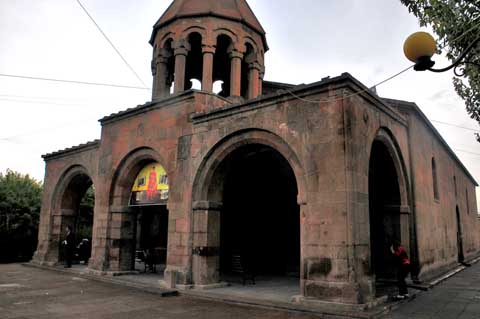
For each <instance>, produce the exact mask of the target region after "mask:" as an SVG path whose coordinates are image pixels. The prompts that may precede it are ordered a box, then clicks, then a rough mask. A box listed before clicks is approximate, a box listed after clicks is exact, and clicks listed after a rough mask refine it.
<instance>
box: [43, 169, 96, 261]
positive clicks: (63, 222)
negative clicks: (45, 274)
mask: <svg viewBox="0 0 480 319" xmlns="http://www.w3.org/2000/svg"><path fill="white" fill-rule="evenodd" d="M59 185H60V187H59V188H60V190H59V195H60V196H59V197H58V202H57V204H56V205H57V206H56V207H57V208H58V209H56V211H57V213H55V215H54V228H53V232H54V234H53V235H54V236H55V233H56V235H57V236H58V238H59V246H58V260H59V261H60V262H63V261H64V260H65V247H64V246H63V245H62V244H61V243H62V241H63V240H65V235H66V227H67V226H69V227H71V229H72V231H73V233H74V235H75V236H74V237H75V243H74V246H75V250H74V255H73V262H74V264H84V265H87V264H88V261H89V259H90V256H91V249H92V245H91V243H92V230H93V212H94V206H95V188H94V186H93V182H92V179H91V178H90V176H89V175H88V173H87V171H86V170H85V169H84V168H83V167H75V168H72V169H71V170H69V172H68V173H67V174H66V175H65V176H64V177H63V181H62V182H60V184H59Z"/></svg>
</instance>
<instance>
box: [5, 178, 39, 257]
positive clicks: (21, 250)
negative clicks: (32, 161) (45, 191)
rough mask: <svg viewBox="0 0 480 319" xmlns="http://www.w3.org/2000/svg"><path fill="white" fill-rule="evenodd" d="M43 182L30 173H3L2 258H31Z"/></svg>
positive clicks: (35, 239) (35, 241)
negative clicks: (32, 176)
mask: <svg viewBox="0 0 480 319" xmlns="http://www.w3.org/2000/svg"><path fill="white" fill-rule="evenodd" d="M42 188H43V187H42V184H41V183H40V182H38V181H36V180H35V179H33V178H31V177H30V176H29V175H22V174H20V173H17V172H14V171H11V170H7V171H6V172H5V174H3V173H0V247H1V249H2V251H0V260H1V261H16V260H28V259H30V258H31V257H32V254H33V252H34V251H35V248H36V243H37V234H38V221H39V217H40V206H41V196H42Z"/></svg>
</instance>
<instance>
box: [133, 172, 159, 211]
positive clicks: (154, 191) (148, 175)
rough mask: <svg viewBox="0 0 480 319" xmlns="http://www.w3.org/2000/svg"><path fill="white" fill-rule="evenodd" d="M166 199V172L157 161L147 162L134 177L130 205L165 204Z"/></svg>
mask: <svg viewBox="0 0 480 319" xmlns="http://www.w3.org/2000/svg"><path fill="white" fill-rule="evenodd" d="M167 200H168V176H167V172H166V171H165V169H164V168H163V166H162V165H160V164H159V163H151V164H148V165H147V166H145V167H144V168H143V169H142V170H141V171H140V173H138V175H137V178H136V179H135V182H134V184H133V187H132V194H131V197H130V206H145V205H165V204H166V203H167Z"/></svg>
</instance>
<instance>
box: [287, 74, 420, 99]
mask: <svg viewBox="0 0 480 319" xmlns="http://www.w3.org/2000/svg"><path fill="white" fill-rule="evenodd" d="M413 67H414V66H413V65H411V66H409V67H408V68H406V69H404V70H402V71H400V72H398V73H396V74H394V75H392V76H390V77H388V78H387V79H385V80H383V81H381V82H379V83H377V84H375V85H373V86H372V87H370V88H366V89H363V90H360V91H357V92H355V93H352V94H349V95H345V96H342V97H340V98H333V99H324V100H309V99H305V98H303V97H300V96H298V95H296V94H295V93H293V92H292V91H291V90H287V92H288V93H289V94H290V95H292V96H293V97H295V98H296V99H299V100H302V101H304V102H307V103H332V102H338V101H341V100H345V99H348V98H350V97H353V96H356V95H359V94H362V93H364V92H367V91H371V90H372V89H373V88H375V87H377V86H380V85H382V84H384V83H386V82H388V81H390V80H393V79H394V78H396V77H397V76H399V75H401V74H403V73H405V72H407V71H408V70H410V69H411V68H413Z"/></svg>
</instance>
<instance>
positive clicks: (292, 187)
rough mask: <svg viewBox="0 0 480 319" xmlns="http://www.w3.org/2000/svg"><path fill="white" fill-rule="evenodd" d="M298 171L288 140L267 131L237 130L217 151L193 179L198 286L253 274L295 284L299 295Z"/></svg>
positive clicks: (268, 281)
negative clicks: (284, 141) (285, 142)
mask: <svg viewBox="0 0 480 319" xmlns="http://www.w3.org/2000/svg"><path fill="white" fill-rule="evenodd" d="M237 134H238V133H237ZM272 140H279V141H280V142H278V141H277V142H272ZM287 158H288V160H287ZM299 171H301V170H300V169H299V166H298V162H297V161H296V157H295V155H294V154H293V153H292V152H291V151H290V149H289V148H288V146H286V145H285V144H284V143H282V142H281V140H280V139H279V138H278V137H277V136H275V135H273V134H271V133H267V132H262V133H259V132H247V133H243V134H238V135H236V136H235V137H233V138H231V139H229V140H227V141H226V142H225V143H221V144H220V145H219V146H218V147H216V148H215V149H214V150H213V151H212V154H210V155H209V156H208V157H207V160H206V161H205V162H204V165H203V166H201V168H200V170H199V175H198V176H197V178H196V180H195V184H194V195H193V199H194V203H193V214H194V215H193V224H194V225H193V228H194V243H193V246H194V247H193V250H194V255H193V281H194V284H195V285H200V286H203V285H211V284H216V283H218V282H220V281H228V282H233V283H242V282H243V280H244V279H246V283H247V284H251V283H253V280H252V279H253V278H252V277H255V281H256V286H261V285H265V284H266V285H269V284H270V285H272V284H278V283H279V281H280V282H281V285H279V286H278V287H279V290H282V288H281V287H287V286H289V288H292V283H293V286H294V287H293V291H295V293H294V294H300V290H299V284H300V278H299V276H300V269H299V268H300V267H299V266H300V262H301V249H300V247H301V239H300V238H301V225H300V207H299V204H298V198H301V195H299V194H301V193H302V190H303V188H302V179H300V182H298V181H299V176H300V178H302V177H303V175H302V174H298V173H299ZM252 275H253V276H252ZM245 277H246V278H245ZM291 291H292V290H291Z"/></svg>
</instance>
